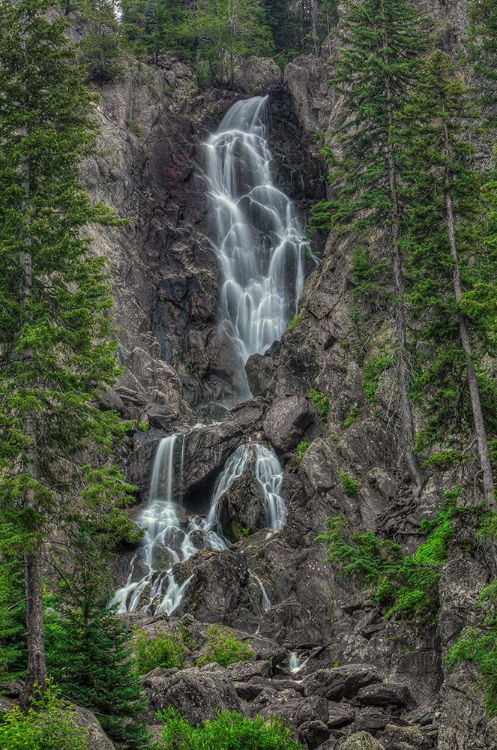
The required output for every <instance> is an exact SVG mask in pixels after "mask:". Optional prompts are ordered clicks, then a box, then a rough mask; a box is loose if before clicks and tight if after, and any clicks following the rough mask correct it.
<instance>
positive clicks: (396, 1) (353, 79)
mask: <svg viewBox="0 0 497 750" xmlns="http://www.w3.org/2000/svg"><path fill="white" fill-rule="evenodd" d="M344 11H345V13H344V16H343V19H342V21H341V24H340V25H339V37H340V40H341V51H340V54H339V57H338V60H337V62H336V74H335V77H334V79H333V83H334V85H335V87H336V88H337V89H338V91H339V92H340V93H341V94H342V95H343V99H344V122H343V124H342V126H341V128H340V129H339V130H338V132H337V133H336V136H337V137H338V139H339V141H340V145H341V147H342V149H343V156H342V157H341V158H340V159H336V158H334V157H332V159H331V161H332V164H333V166H334V173H333V174H332V177H331V181H332V183H334V184H335V190H338V197H337V198H336V199H334V200H331V201H322V202H320V203H319V204H317V205H316V207H315V209H314V218H313V224H314V226H315V227H318V228H322V229H329V228H342V229H344V230H346V231H348V232H349V231H351V230H352V231H353V232H354V233H355V234H356V236H357V237H358V238H360V239H361V240H362V241H363V242H366V243H367V242H368V237H369V236H371V234H372V233H376V234H377V233H378V230H380V231H381V232H382V240H381V244H382V246H383V247H384V249H385V253H386V255H387V257H388V260H389V263H390V285H391V291H392V294H391V300H392V302H391V304H392V307H393V311H394V317H395V335H396V344H397V373H398V381H399V390H400V401H401V420H402V431H403V441H404V445H405V450H406V459H407V465H408V468H409V472H410V475H411V478H412V481H413V482H414V483H415V485H416V494H419V493H420V491H421V489H422V487H423V484H424V477H423V473H422V471H421V469H420V466H419V462H418V459H417V457H416V455H415V452H414V442H415V429H414V420H413V414H412V405H411V401H410V398H409V390H410V375H409V362H408V353H407V333H406V331H407V313H406V309H405V303H404V261H403V257H402V252H401V246H400V234H401V220H402V205H401V201H400V197H399V189H400V184H401V175H400V154H399V153H398V149H397V141H396V139H395V137H394V126H395V123H396V119H397V116H398V113H399V112H400V111H401V109H402V107H403V105H404V103H405V101H406V97H407V94H408V91H409V89H410V87H411V86H412V84H413V81H414V80H415V77H416V73H417V70H418V68H419V64H420V55H421V54H422V53H423V50H425V49H426V34H425V33H424V30H423V28H422V23H423V19H421V18H420V16H419V11H418V8H417V7H415V6H414V4H413V3H412V2H411V1H410V0H363V1H362V2H360V3H357V2H356V0H346V2H345V3H344Z"/></svg>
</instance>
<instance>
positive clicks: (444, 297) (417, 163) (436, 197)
mask: <svg viewBox="0 0 497 750" xmlns="http://www.w3.org/2000/svg"><path fill="white" fill-rule="evenodd" d="M469 101H470V97H469V92H468V90H467V88H466V87H465V85H464V83H463V81H462V80H461V76H460V74H459V73H458V71H457V70H456V69H455V68H454V65H453V63H452V61H451V59H450V58H449V57H448V56H447V55H445V54H444V53H442V52H440V51H438V52H436V53H434V54H433V55H432V56H431V58H430V59H429V60H428V61H427V64H426V65H425V67H424V71H423V75H422V76H421V77H420V82H419V85H418V87H417V88H416V90H415V91H414V92H413V93H412V94H411V97H410V101H409V103H408V105H407V107H406V108H405V111H404V117H405V121H404V126H403V128H401V129H400V131H399V132H400V137H401V138H403V140H404V157H405V159H406V167H407V169H406V171H405V179H406V200H407V203H408V205H409V211H408V215H407V218H408V220H409V232H408V242H407V243H406V246H407V247H408V250H409V253H410V269H411V281H412V285H413V288H412V292H411V303H412V308H413V311H414V313H415V314H416V315H417V317H418V320H419V322H420V324H421V330H420V332H419V334H418V337H419V340H420V343H419V350H420V352H421V354H422V374H421V376H420V377H419V379H418V381H417V383H416V384H415V390H417V392H418V395H419V397H420V400H421V401H422V402H423V403H424V404H425V406H426V407H427V408H426V413H427V414H426V416H427V424H426V428H425V429H424V430H423V432H422V434H421V435H420V438H421V441H422V443H424V446H426V445H430V444H432V443H434V442H435V443H436V442H438V443H441V444H443V445H444V446H445V448H447V446H448V445H449V448H450V449H451V450H453V451H454V453H453V455H454V456H461V455H462V456H464V455H465V453H466V451H465V449H464V442H465V443H466V444H467V445H471V443H472V442H473V441H472V440H471V436H473V435H474V436H475V437H476V443H477V447H478V456H479V462H480V469H481V475H482V478H483V482H482V484H483V494H484V498H485V501H486V502H487V503H488V505H489V506H491V507H495V492H494V482H493V475H492V462H491V455H490V449H489V439H488V435H489V432H490V433H492V432H493V433H494V434H495V432H496V431H497V389H496V387H495V381H494V380H493V379H492V378H491V377H489V375H488V374H487V373H486V371H485V367H484V362H483V360H484V357H485V356H486V355H488V353H490V354H492V355H493V356H495V355H496V354H497V334H496V320H497V243H496V242H495V234H494V235H492V229H493V230H494V231H495V224H493V227H492V223H493V222H492V219H491V217H490V214H489V199H490V198H492V194H493V198H494V200H495V185H494V186H487V187H486V188H485V187H484V176H483V175H482V174H481V172H480V171H479V170H478V169H477V166H476V164H475V149H474V147H473V145H472V144H471V127H472V125H473V124H474V118H475V116H476V113H475V111H474V110H472V109H471V107H470V105H469V104H468V102H469ZM468 438H470V439H469V440H468ZM462 441H464V442H462ZM466 450H467V448H466ZM445 455H448V454H446V453H445Z"/></svg>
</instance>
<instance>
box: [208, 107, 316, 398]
mask: <svg viewBox="0 0 497 750" xmlns="http://www.w3.org/2000/svg"><path fill="white" fill-rule="evenodd" d="M267 101H268V97H267V96H265V97H261V96H255V97H253V98H252V99H247V100H244V101H239V102H236V104H234V105H233V106H232V107H231V109H230V110H229V111H228V112H227V113H226V115H225V116H224V118H223V120H222V121H221V124H220V125H219V128H218V130H217V133H215V134H214V135H212V136H211V137H210V138H209V140H208V141H207V143H206V149H207V174H208V177H209V183H210V194H211V202H212V211H213V217H214V222H215V238H214V239H213V241H214V245H215V249H216V252H217V256H218V258H219V263H220V268H221V277H222V279H221V280H222V286H221V293H220V307H221V314H222V318H223V322H222V325H223V326H224V328H225V330H226V331H227V333H228V335H229V336H230V337H231V339H232V340H233V342H234V345H235V350H236V353H237V355H238V358H239V361H240V370H241V372H243V371H244V366H245V362H246V361H247V359H248V357H250V355H252V354H255V353H261V354H262V353H263V352H264V351H266V349H267V348H268V347H269V346H270V345H271V344H272V343H273V341H275V340H277V339H279V338H281V336H282V334H283V332H284V330H285V328H286V327H287V325H288V323H289V322H290V320H291V318H292V317H293V315H294V314H295V312H296V308H297V303H298V299H299V297H300V295H301V293H302V289H303V283H304V269H303V251H304V248H305V247H307V243H306V240H305V239H304V236H303V228H302V226H301V224H300V221H299V219H298V217H297V215H296V212H295V209H294V207H293V204H292V201H291V200H290V198H289V197H288V196H287V195H285V193H283V192H282V191H281V190H279V189H278V188H277V187H276V186H275V185H274V184H273V181H272V177H271V170H270V165H271V159H272V156H271V152H270V150H269V145H268V141H267ZM239 395H240V396H242V397H243V396H248V395H249V390H248V385H247V386H246V393H241V394H239Z"/></svg>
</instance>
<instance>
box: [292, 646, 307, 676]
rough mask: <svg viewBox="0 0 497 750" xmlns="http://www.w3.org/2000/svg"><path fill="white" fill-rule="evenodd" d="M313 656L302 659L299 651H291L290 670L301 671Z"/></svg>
mask: <svg viewBox="0 0 497 750" xmlns="http://www.w3.org/2000/svg"><path fill="white" fill-rule="evenodd" d="M310 658H311V657H310V656H308V657H307V658H306V659H301V658H300V657H299V655H298V653H297V651H290V661H289V665H288V666H289V669H290V672H292V673H295V672H300V670H301V669H303V668H304V667H305V666H306V664H307V662H308V661H309V659H310Z"/></svg>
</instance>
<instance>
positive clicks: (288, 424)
mask: <svg viewBox="0 0 497 750" xmlns="http://www.w3.org/2000/svg"><path fill="white" fill-rule="evenodd" d="M313 419H314V415H313V412H312V410H311V408H310V406H309V403H308V401H307V399H305V398H301V397H299V396H290V397H289V398H285V399H281V400H279V401H276V402H275V403H274V404H273V406H272V407H271V409H270V410H269V412H268V414H267V416H266V418H265V420H264V433H265V435H266V437H267V438H268V440H270V441H271V443H272V444H273V445H274V446H275V448H278V449H279V450H283V451H287V450H291V449H292V448H295V446H296V445H297V443H298V442H299V440H300V439H301V437H302V435H303V433H304V430H305V429H306V428H307V427H309V425H310V424H311V422H312V421H313Z"/></svg>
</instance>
